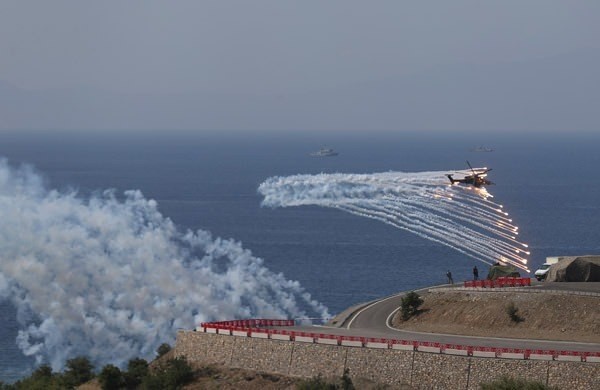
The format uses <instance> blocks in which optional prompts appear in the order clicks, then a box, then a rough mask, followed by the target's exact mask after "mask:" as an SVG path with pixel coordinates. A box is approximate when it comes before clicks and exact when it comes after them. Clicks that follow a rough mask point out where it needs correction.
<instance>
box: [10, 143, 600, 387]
mask: <svg viewBox="0 0 600 390" xmlns="http://www.w3.org/2000/svg"><path fill="white" fill-rule="evenodd" d="M480 144H483V145H486V146H492V147H494V148H495V151H494V152H492V153H474V152H470V151H469V149H471V148H472V147H474V146H477V145H480ZM323 145H327V146H330V147H333V148H335V149H336V150H337V151H339V152H340V155H339V156H337V157H333V158H311V157H309V156H308V153H309V152H311V151H314V150H316V149H319V148H320V147H321V146H323ZM599 145H600V136H599V135H594V134H575V135H567V134H562V135H556V134H554V135H549V134H529V135H527V134H526V135H520V134H516V133H510V134H502V133H497V134H489V133H486V134H473V133H470V134H467V133H464V134H463V133H448V132H439V133H424V134H419V133H400V132H398V133H373V132H355V133H348V132H328V133H294V134H289V133H286V134H284V133H276V132H270V133H269V132H263V133H243V132H238V133H227V134H219V133H201V134H194V133H184V132H170V131H164V132H156V133H148V132H127V133H117V132H111V133H98V132H96V133H90V132H79V133H75V132H71V133H67V132H57V131H54V132H5V133H0V155H2V156H4V157H6V158H8V159H9V162H10V163H11V164H13V165H17V164H21V163H29V164H32V165H34V166H35V167H36V169H37V170H38V171H39V172H40V173H42V174H43V175H44V176H45V177H46V179H47V181H48V186H49V187H52V188H58V189H68V188H77V189H78V190H79V192H80V194H81V196H85V195H86V194H89V193H90V192H93V191H97V190H103V189H107V188H115V189H117V190H118V191H123V190H126V189H140V190H141V191H142V192H143V193H144V195H145V196H146V197H148V198H153V199H155V200H157V201H158V203H159V209H160V210H161V212H162V213H163V214H164V215H165V216H168V217H169V218H171V219H172V220H173V221H174V222H175V223H176V224H177V225H179V226H180V228H181V229H199V228H201V229H206V230H209V231H211V232H212V233H213V234H214V235H215V236H221V237H227V238H228V237H232V238H235V239H236V240H239V241H241V242H242V243H243V245H244V247H245V248H247V249H250V250H251V251H252V252H253V253H254V255H256V256H259V257H261V258H263V259H264V260H265V263H266V265H267V266H268V267H269V268H270V269H271V270H273V271H277V272H283V273H284V274H285V275H286V277H287V278H290V279H296V280H298V281H300V283H301V284H302V285H303V286H304V287H305V288H306V289H307V290H308V291H309V292H310V293H311V294H312V295H313V297H314V298H316V299H317V300H319V301H321V302H323V303H324V304H326V305H327V306H328V307H329V308H330V311H331V312H332V313H336V312H339V311H341V310H343V309H344V308H346V307H347V306H350V305H352V304H355V303H357V302H362V301H367V300H371V299H373V298H376V297H381V296H385V295H389V294H392V293H394V292H397V291H401V290H409V289H414V288H418V287H423V286H427V285H433V284H439V283H444V282H445V273H446V270H448V269H450V270H452V272H453V274H454V279H455V280H462V279H466V278H468V277H470V270H471V268H472V267H473V265H475V264H477V265H478V267H479V268H480V270H485V265H484V264H483V263H477V262H476V261H474V260H473V259H471V258H467V257H466V256H464V255H462V254H460V253H458V252H455V251H453V250H452V249H450V248H448V247H445V246H441V245H438V244H435V243H433V242H431V241H427V240H425V239H422V238H419V237H417V236H414V235H411V234H410V233H407V232H403V231H400V230H398V229H395V228H393V227H391V226H388V225H385V224H382V223H380V222H377V221H374V220H369V219H365V218H361V217H358V216H354V215H350V214H346V213H343V212H340V211H337V210H333V209H323V208H318V207H291V208H283V209H282V208H280V209H269V208H262V207H260V202H261V198H260V196H259V195H258V194H257V187H258V185H259V184H260V183H262V182H263V181H264V180H265V179H266V178H268V177H270V176H274V175H292V174H298V173H320V172H325V173H333V172H343V173H370V172H382V171H389V170H393V171H406V172H414V171H433V170H439V171H450V170H455V169H464V168H465V166H466V163H465V160H467V159H468V160H470V161H471V163H472V164H473V165H474V166H488V167H493V171H492V172H491V173H490V176H489V178H490V179H491V180H493V181H494V182H496V183H497V185H495V186H494V187H491V188H490V192H492V193H493V194H494V196H495V201H497V202H498V203H501V204H504V207H505V210H506V211H508V212H510V213H511V216H512V218H513V221H514V223H515V224H516V225H518V226H519V227H520V230H519V231H520V239H522V240H523V241H525V242H527V243H529V244H530V250H531V253H532V256H531V268H532V269H534V270H535V268H536V267H537V266H538V265H539V264H541V263H543V261H544V259H545V257H546V256H555V255H578V254H591V253H596V254H597V253H600V229H598V228H597V226H598V224H599V222H600V202H599V200H600V173H599V172H598V169H600V154H599V153H598V151H597V148H598V146H599ZM0 312H1V314H2V318H1V319H0V348H1V350H2V354H0V355H1V357H0V380H14V379H15V378H16V377H18V376H20V375H22V370H23V367H25V366H26V362H27V360H26V359H23V358H22V357H21V356H20V353H19V351H18V349H17V348H16V346H15V345H14V339H15V336H16V332H17V328H16V322H15V320H14V316H15V313H14V310H13V309H11V308H10V306H9V305H7V304H6V303H4V304H2V306H0Z"/></svg>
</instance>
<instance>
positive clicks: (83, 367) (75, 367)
mask: <svg viewBox="0 0 600 390" xmlns="http://www.w3.org/2000/svg"><path fill="white" fill-rule="evenodd" d="M92 378H94V366H93V365H92V363H91V362H90V359H88V358H87V357H85V356H79V357H76V358H73V359H69V360H67V370H66V371H65V372H64V374H62V382H63V385H64V386H65V387H66V388H68V389H72V388H75V387H77V386H79V385H81V384H83V383H85V382H87V381H89V380H91V379H92Z"/></svg>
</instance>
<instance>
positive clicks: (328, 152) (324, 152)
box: [310, 148, 338, 157]
mask: <svg viewBox="0 0 600 390" xmlns="http://www.w3.org/2000/svg"><path fill="white" fill-rule="evenodd" d="M310 155H311V156H313V157H333V156H337V155H338V152H336V151H335V150H333V149H330V148H321V149H319V150H317V151H316V152H312V153H311V154H310Z"/></svg>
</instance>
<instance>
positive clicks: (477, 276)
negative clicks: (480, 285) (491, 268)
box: [473, 266, 479, 280]
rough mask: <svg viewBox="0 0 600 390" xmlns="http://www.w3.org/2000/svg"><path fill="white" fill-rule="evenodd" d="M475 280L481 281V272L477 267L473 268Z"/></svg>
mask: <svg viewBox="0 0 600 390" xmlns="http://www.w3.org/2000/svg"><path fill="white" fill-rule="evenodd" d="M473 280H479V270H478V269H477V266H475V267H473Z"/></svg>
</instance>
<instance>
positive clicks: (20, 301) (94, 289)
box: [0, 161, 328, 369]
mask: <svg viewBox="0 0 600 390" xmlns="http://www.w3.org/2000/svg"><path fill="white" fill-rule="evenodd" d="M0 215H1V218H0V299H8V300H10V301H12V302H13V304H14V305H15V306H16V308H17V312H18V314H17V315H18V321H19V323H20V324H21V325H22V329H21V330H20V331H19V335H18V338H17V343H18V345H19V347H20V348H21V349H22V351H23V352H24V353H25V354H26V355H30V356H35V357H36V359H37V360H38V361H40V362H41V361H44V362H48V363H50V364H51V365H52V367H53V368H54V369H60V368H62V366H63V365H64V362H65V360H66V359H68V358H71V357H74V356H77V355H85V356H89V357H90V358H91V359H92V360H93V362H94V363H96V364H97V365H103V364H106V363H109V362H110V363H113V364H119V365H122V364H123V363H125V362H126V361H127V360H129V359H130V358H132V357H136V356H143V357H151V356H152V354H153V352H154V351H155V350H156V348H157V346H158V345H160V344H161V343H163V342H172V341H173V339H174V336H175V333H176V330H177V329H178V328H187V329H190V328H193V327H194V326H196V325H197V324H198V323H199V322H201V321H206V320H218V319H234V318H248V317H275V318H289V317H290V316H291V317H296V316H301V317H303V316H306V313H305V312H304V310H303V308H306V309H307V310H312V311H314V313H310V314H317V315H320V316H328V314H327V310H326V308H325V307H323V306H322V305H321V304H319V303H318V302H315V301H313V300H312V299H311V297H310V295H309V294H308V293H306V292H305V291H304V290H303V288H302V287H301V286H300V285H299V283H298V282H295V281H290V280H287V279H286V278H285V277H284V276H283V275H282V274H275V273H273V272H271V271H269V270H268V269H267V268H266V267H265V266H264V265H263V261H262V260H261V259H259V258H256V257H254V256H252V254H251V253H250V251H248V250H246V249H243V248H242V246H241V245H240V243H237V242H235V241H233V240H225V239H220V238H214V237H212V236H211V234H210V233H209V232H206V231H201V230H200V231H197V232H191V231H188V232H184V233H182V232H180V231H178V230H177V229H176V227H175V226H174V224H173V223H172V222H171V221H170V220H169V219H168V218H165V217H164V216H163V215H161V213H160V212H159V211H158V210H157V204H156V202H155V201H154V200H149V199H145V198H144V197H143V196H142V194H141V193H140V192H139V191H128V192H126V193H125V199H123V200H118V199H117V198H116V197H115V194H114V193H113V192H111V191H107V192H104V193H102V194H99V195H97V196H94V197H91V198H90V199H81V198H80V197H78V196H77V194H76V193H75V192H71V193H61V192H58V191H55V190H48V189H47V188H46V187H45V186H44V184H43V180H42V178H41V177H40V176H39V175H38V174H36V173H35V172H33V170H32V169H31V168H27V167H22V168H19V169H13V168H11V167H9V165H8V164H7V162H6V161H0Z"/></svg>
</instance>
